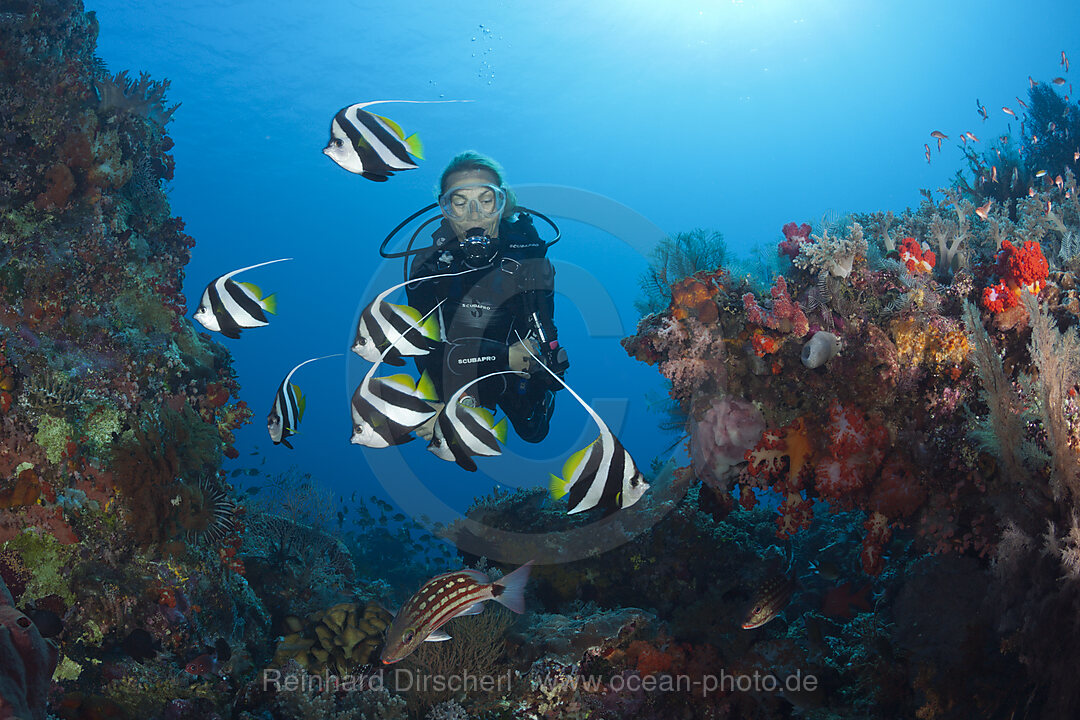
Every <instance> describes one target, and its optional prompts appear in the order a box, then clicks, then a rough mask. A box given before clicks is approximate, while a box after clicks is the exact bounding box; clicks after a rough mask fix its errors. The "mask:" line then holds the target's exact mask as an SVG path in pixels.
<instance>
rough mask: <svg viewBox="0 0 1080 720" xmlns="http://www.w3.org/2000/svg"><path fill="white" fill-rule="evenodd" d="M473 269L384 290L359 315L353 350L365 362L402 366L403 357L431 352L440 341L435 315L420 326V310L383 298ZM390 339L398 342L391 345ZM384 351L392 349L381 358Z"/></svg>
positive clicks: (427, 277) (421, 278)
mask: <svg viewBox="0 0 1080 720" xmlns="http://www.w3.org/2000/svg"><path fill="white" fill-rule="evenodd" d="M474 270H475V268H469V269H468V270H463V271H462V272H456V273H446V274H442V275H428V276H426V277H420V278H413V279H411V280H407V281H405V282H403V283H398V284H397V285H394V286H393V287H390V288H387V289H386V290H383V291H382V292H381V293H379V294H378V295H377V296H376V297H375V299H374V300H372V301H371V303H370V304H368V306H367V307H366V308H364V310H363V311H362V312H361V313H360V320H359V321H357V323H356V338H355V339H354V340H353V345H352V351H353V352H354V353H356V354H357V355H359V356H360V357H362V358H364V359H365V360H367V361H368V362H379V361H380V357H381V358H382V360H381V361H382V362H384V363H386V364H387V365H404V364H405V361H404V360H403V359H402V358H403V357H405V356H408V357H416V356H418V355H427V354H428V353H429V352H431V344H432V343H433V342H437V341H438V340H439V339H440V332H439V323H438V321H437V320H436V318H435V316H433V315H432V316H430V317H428V318H427V320H426V321H424V322H423V323H421V322H420V311H419V310H417V309H416V308H414V307H412V306H411V305H395V304H393V303H389V302H386V298H388V297H390V294H391V293H393V292H394V291H395V290H400V289H401V288H403V287H405V286H406V285H411V284H413V283H419V282H424V281H425V280H433V279H435V278H447V277H454V276H455V275H464V274H465V273H469V272H473V271H474ZM390 338H397V339H396V340H394V342H393V343H391V342H390ZM387 348H391V349H390V352H389V353H387V354H386V355H385V356H383V351H384V350H386V349H387Z"/></svg>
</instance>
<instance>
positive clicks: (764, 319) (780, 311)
mask: <svg viewBox="0 0 1080 720" xmlns="http://www.w3.org/2000/svg"><path fill="white" fill-rule="evenodd" d="M769 295H770V296H771V297H772V307H771V308H770V311H769V312H766V311H765V310H764V309H763V308H762V307H761V306H760V305H758V304H757V300H756V299H755V298H754V294H753V293H746V294H745V295H743V307H744V308H745V309H746V319H747V320H748V321H749V322H750V323H751V324H753V325H761V326H762V327H767V328H769V329H771V330H778V331H780V332H782V333H791V334H792V335H794V336H795V337H802V336H803V335H806V334H807V333H808V332H810V321H809V320H807V319H806V313H804V312H803V310H802V307H800V306H799V303H798V302H797V301H795V300H792V299H791V295H789V294H788V289H787V280H785V279H784V276H783V275H780V276H778V277H777V278H776V284H775V285H773V287H772V289H771V290H770V291H769Z"/></svg>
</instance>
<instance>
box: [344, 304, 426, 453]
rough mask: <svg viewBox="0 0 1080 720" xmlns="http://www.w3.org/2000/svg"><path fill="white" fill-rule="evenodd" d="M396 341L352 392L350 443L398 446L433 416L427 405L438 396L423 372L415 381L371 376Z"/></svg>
mask: <svg viewBox="0 0 1080 720" xmlns="http://www.w3.org/2000/svg"><path fill="white" fill-rule="evenodd" d="M443 302H444V301H442V300H441V301H439V303H438V304H436V305H435V307H433V308H432V309H431V310H429V311H428V312H427V314H426V315H424V316H423V317H422V318H420V322H421V323H423V321H424V320H426V319H427V318H428V317H429V316H430V315H431V314H432V313H434V312H435V311H436V310H437V309H438V308H439V307H440V306H441V305H442V304H443ZM400 338H401V336H400V335H399V336H398V337H395V338H392V339H391V340H390V344H389V345H388V346H387V347H386V349H385V350H383V353H382V356H381V357H380V358H379V362H377V363H374V364H373V365H372V366H371V367H370V368H368V371H367V375H365V376H364V379H363V380H362V381H360V384H359V385H358V386H357V387H356V390H355V391H354V392H353V396H352V403H351V406H352V421H353V434H352V442H353V444H356V445H366V446H367V447H373V448H384V447H389V446H390V445H401V444H403V443H406V442H408V441H410V440H412V435H411V433H412V431H413V430H415V429H416V428H418V427H420V426H421V425H423V424H424V423H425V422H427V421H428V420H430V419H431V418H432V417H434V416H435V408H433V407H432V405H431V403H433V402H436V401H437V400H438V397H437V396H436V392H435V385H434V383H433V382H432V380H431V377H430V376H429V375H428V374H427V371H426V370H425V371H424V372H423V373H422V374H421V375H420V378H419V379H418V380H416V381H414V380H413V379H412V378H411V377H409V376H408V375H403V374H402V375H393V376H391V377H386V378H377V377H375V371H376V370H377V369H378V368H379V366H380V365H382V358H384V357H386V355H387V354H388V353H390V351H391V350H392V349H393V346H394V343H395V342H397V341H398V340H399V339H400Z"/></svg>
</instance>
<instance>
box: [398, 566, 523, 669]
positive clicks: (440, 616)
mask: <svg viewBox="0 0 1080 720" xmlns="http://www.w3.org/2000/svg"><path fill="white" fill-rule="evenodd" d="M531 566H532V560H530V561H529V562H527V563H525V564H524V565H522V566H521V567H519V568H518V569H517V570H515V571H514V572H512V573H510V574H509V575H506V576H504V577H502V578H500V579H498V580H496V581H495V582H491V580H489V579H488V576H487V575H485V574H484V573H482V572H480V571H479V570H457V571H455V572H449V573H444V574H442V575H437V576H435V577H433V578H431V579H430V580H428V581H427V582H426V583H424V586H423V587H422V588H420V590H418V591H417V593H416V594H415V595H413V596H412V597H411V598H409V600H408V602H406V603H405V604H404V605H403V606H402V607H401V610H399V611H398V613H397V615H396V616H395V617H394V621H393V622H392V623H391V624H390V629H389V630H387V631H386V645H385V646H384V647H383V651H382V662H383V664H384V665H390V664H391V663H396V662H397V661H399V660H401V659H402V658H405V657H407V656H408V655H409V654H410V653H412V652H413V651H414V650H416V648H418V647H420V643H422V642H425V641H427V642H440V641H442V640H449V639H450V636H449V635H447V634H446V632H445V631H443V630H440V629H439V628H441V627H442V626H443V625H445V624H446V623H448V622H449V621H451V620H453V619H454V618H456V617H461V616H462V615H477V614H479V613H482V612H483V611H484V602H485V601H487V600H494V601H495V602H497V603H500V604H501V605H504V606H506V607H507V608H509V609H511V610H513V611H514V612H516V613H523V612H525V583H526V582H528V580H529V570H530V569H531Z"/></svg>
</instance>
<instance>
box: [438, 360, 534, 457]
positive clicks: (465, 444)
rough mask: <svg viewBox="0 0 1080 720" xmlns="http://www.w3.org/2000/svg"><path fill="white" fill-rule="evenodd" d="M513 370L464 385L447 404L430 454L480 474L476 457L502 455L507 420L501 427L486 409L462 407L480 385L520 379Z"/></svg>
mask: <svg viewBox="0 0 1080 720" xmlns="http://www.w3.org/2000/svg"><path fill="white" fill-rule="evenodd" d="M517 374H518V373H516V372H514V371H513V370H500V371H498V372H493V373H488V374H487V375H482V376H480V377H478V378H475V379H473V380H471V381H469V382H468V383H466V384H465V385H462V386H461V387H460V388H458V390H457V391H455V392H454V394H453V395H451V396H450V399H449V400H447V401H446V405H445V406H444V407H443V408H442V410H440V411H439V414H438V416H437V418H436V419H435V426H434V427H433V428H432V431H431V442H429V443H428V450H430V451H431V452H432V453H434V454H435V456H436V457H438V458H441V459H443V460H448V461H450V462H456V463H457V464H458V465H460V466H461V467H462V468H464V469H465V470H468V471H469V472H475V471H476V461H474V460H473V459H472V456H473V455H482V456H484V457H491V456H494V455H498V454H499V453H501V452H502V448H501V447H500V446H499V443H500V442H506V418H503V419H502V420H500V421H499V422H498V423H496V422H495V416H494V415H493V414H492V412H491V411H490V410H488V409H487V408H485V407H468V406H467V405H463V404H462V403H461V399H462V398H463V397H465V392H466V391H467V390H468V389H469V388H470V387H472V386H473V385H475V384H476V383H478V382H481V381H483V380H487V379H489V378H493V377H495V376H496V375H517Z"/></svg>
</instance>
